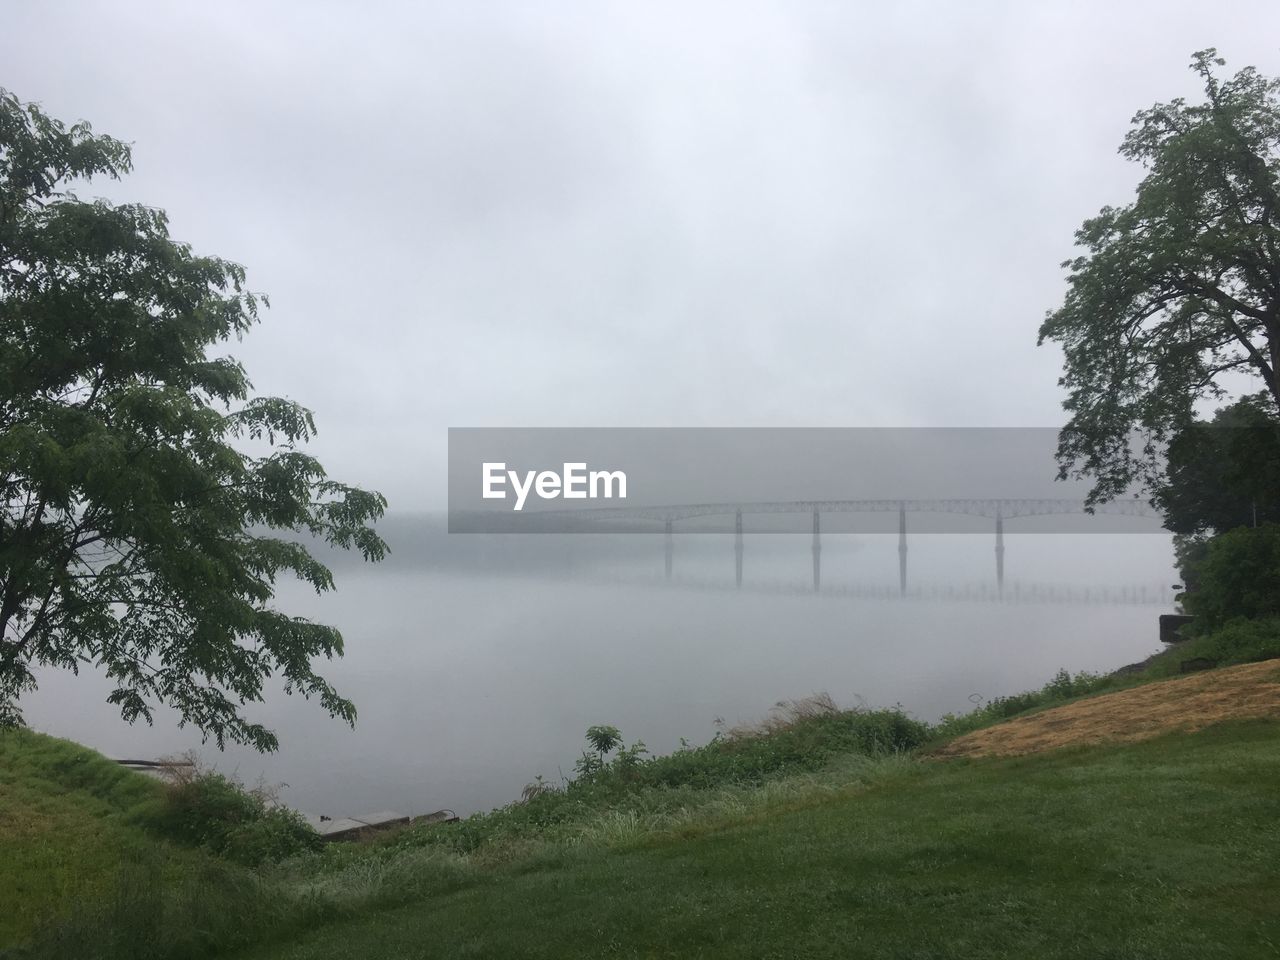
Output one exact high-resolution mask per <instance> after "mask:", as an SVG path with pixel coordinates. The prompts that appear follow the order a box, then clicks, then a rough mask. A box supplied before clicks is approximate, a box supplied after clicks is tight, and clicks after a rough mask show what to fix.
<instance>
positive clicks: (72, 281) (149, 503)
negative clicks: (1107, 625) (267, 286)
mask: <svg viewBox="0 0 1280 960" xmlns="http://www.w3.org/2000/svg"><path fill="white" fill-rule="evenodd" d="M130 165H131V154H130V148H129V147H128V146H127V145H126V144H124V143H121V142H120V141H118V140H115V139H112V138H110V137H106V136H97V135H94V133H93V131H92V130H91V129H90V127H89V125H88V124H87V123H77V124H75V125H73V126H71V127H67V126H66V125H64V124H63V123H61V122H59V121H58V120H55V119H53V118H50V117H49V116H47V115H46V114H45V113H44V112H42V111H41V110H40V108H39V107H37V106H35V105H33V104H23V103H20V102H19V101H18V100H17V99H16V98H15V97H13V96H12V95H11V94H9V93H7V92H6V91H3V90H0V716H2V717H3V719H4V720H6V721H7V722H9V723H16V722H20V720H21V714H20V712H19V711H18V699H19V697H20V695H22V694H24V693H26V692H29V691H30V690H32V689H34V687H35V678H34V675H33V668H36V667H39V666H53V667H64V668H69V669H72V670H77V669H78V668H79V667H80V666H81V665H82V664H86V663H87V664H92V665H94V666H96V667H98V668H100V669H101V670H103V671H104V672H105V673H106V675H107V676H108V677H110V678H111V680H112V681H113V682H114V684H115V689H114V691H113V692H112V693H111V695H110V697H109V700H110V702H111V703H113V704H116V705H118V706H119V708H120V710H121V713H122V715H123V717H124V718H125V719H126V720H127V721H129V722H133V721H135V720H136V719H138V718H140V717H141V718H143V719H145V720H146V721H147V722H148V723H150V722H151V718H152V709H153V707H154V705H155V704H158V703H167V704H170V705H172V706H173V707H175V708H177V710H178V711H179V713H180V715H181V718H182V721H181V722H182V723H184V724H185V723H191V724H193V725H194V726H195V727H196V728H198V729H199V730H200V731H201V732H202V733H203V734H204V735H205V736H206V737H210V736H211V737H213V738H214V739H215V740H216V741H217V743H218V745H219V746H222V745H223V744H224V742H225V740H227V739H230V740H233V741H236V742H243V743H248V744H251V745H253V746H254V747H256V748H258V749H261V750H269V749H274V748H275V747H276V745H277V741H276V737H275V735H274V734H273V733H272V732H271V731H269V730H267V729H265V728H264V727H263V726H262V725H260V724H257V723H253V722H250V720H249V719H247V718H246V717H245V716H244V714H243V710H242V708H243V707H245V706H246V705H247V704H249V703H252V702H256V701H260V700H261V699H262V696H263V688H264V683H265V681H266V680H268V679H270V678H272V677H278V678H279V679H280V680H281V681H282V682H283V685H284V688H285V690H286V691H287V692H289V693H300V694H302V695H303V696H304V697H313V696H314V697H316V698H318V700H319V702H320V704H321V705H322V706H323V707H324V709H326V710H327V711H328V712H329V714H331V715H334V716H337V717H340V718H342V719H344V720H346V721H347V722H349V723H354V720H355V707H354V706H353V705H352V704H351V703H350V702H349V701H348V700H346V699H344V698H343V697H341V696H340V695H339V694H338V693H337V691H336V690H335V689H334V688H333V687H332V686H330V684H329V683H327V682H326V681H325V680H324V679H323V678H322V677H320V676H319V675H318V674H317V673H316V672H315V670H314V668H313V661H314V660H317V659H318V658H321V657H324V658H332V657H335V656H340V655H341V653H342V637H341V635H340V634H339V632H338V631H337V630H335V629H334V628H333V627H329V626H325V625H322V624H317V623H311V622H309V621H307V620H305V619H301V618H298V617H290V616H287V615H285V614H284V613H281V612H279V611H277V610H276V609H274V608H273V607H272V605H271V601H272V598H273V596H274V589H275V585H276V582H277V579H278V578H280V577H285V576H296V577H298V578H300V579H301V580H303V581H305V582H306V583H308V584H310V585H311V586H312V587H314V588H315V590H316V591H317V592H320V591H325V590H329V589H332V587H333V578H332V576H331V575H330V572H329V570H328V569H327V568H326V567H325V566H324V565H323V564H322V563H320V562H319V561H318V560H317V559H315V558H314V557H313V556H312V555H311V554H310V553H309V552H308V549H307V548H306V547H305V546H304V545H303V544H302V543H301V542H299V540H300V539H303V538H305V537H310V538H313V539H314V540H319V541H327V543H329V544H332V545H334V546H336V547H339V548H344V549H350V548H354V549H356V550H358V551H359V552H360V553H361V554H362V555H363V556H364V558H365V559H366V560H371V561H376V560H378V559H381V558H382V556H383V555H384V553H385V551H386V545H385V544H384V543H383V542H382V540H381V539H380V538H379V537H378V536H377V535H376V533H375V532H374V531H373V529H372V526H371V524H372V522H373V521H374V520H376V519H377V518H378V517H380V516H381V515H382V513H383V511H384V509H385V507H386V501H385V500H384V499H383V498H382V497H381V496H380V495H379V494H377V493H372V492H366V491H363V490H359V489H357V488H354V487H350V486H346V485H344V484H341V483H337V482H335V481H333V480H331V479H329V478H328V477H327V476H326V474H325V471H324V469H323V468H322V466H321V465H320V464H319V463H318V462H317V461H316V460H315V459H314V458H312V457H310V456H308V455H306V454H305V453H303V452H302V451H301V450H300V449H299V448H300V446H301V445H302V444H304V443H305V442H306V441H307V440H308V439H309V438H310V437H311V436H312V435H313V434H314V432H315V421H314V419H313V417H312V414H311V412H310V411H309V410H307V409H306V408H304V407H301V406H299V405H298V404H296V403H292V402H290V401H287V400H282V399H278V398H273V397H258V396H251V385H250V383H249V380H248V378H247V376H246V373H245V370H244V368H243V367H242V366H241V365H240V364H239V363H238V362H236V361H235V360H234V359H232V358H230V357H227V356H220V355H211V354H210V352H209V350H210V348H211V347H214V346H215V345H219V344H222V343H223V342H224V341H226V340H228V339H229V338H231V337H233V336H234V337H237V338H238V337H240V336H242V335H243V334H244V333H245V332H246V331H248V330H249V328H250V327H252V326H253V325H254V324H255V323H256V322H257V321H258V315H259V307H260V306H265V305H266V299H265V297H263V296H261V295H258V294H255V293H253V292H251V291H249V290H248V289H247V288H246V287H245V274H244V270H243V268H241V267H240V266H239V265H237V264H235V263H231V262H228V261H226V260H221V259H218V258H216V257H208V256H198V255H196V254H195V253H193V252H192V250H191V248H190V247H189V246H188V245H187V244H184V243H179V242H176V241H174V240H173V239H171V238H170V236H169V233H168V228H167V221H166V218H165V215H164V213H163V212H162V211H159V210H154V209H151V208H148V207H144V206H141V205H138V204H125V205H113V204H111V203H108V202H106V201H104V200H97V201H93V202H89V201H82V200H80V199H78V198H77V197H76V196H75V194H74V193H72V192H71V189H70V188H71V187H72V186H74V184H75V183H76V182H77V181H87V180H89V179H90V178H92V177H94V176H106V177H110V178H113V179H118V178H119V177H120V176H121V175H123V174H125V173H127V172H128V171H129V170H130ZM246 442H248V443H253V444H254V445H255V446H256V447H257V448H258V450H259V453H258V454H257V455H250V454H248V453H245V452H242V451H241V450H240V449H237V444H239V445H244V444H245V443H246Z"/></svg>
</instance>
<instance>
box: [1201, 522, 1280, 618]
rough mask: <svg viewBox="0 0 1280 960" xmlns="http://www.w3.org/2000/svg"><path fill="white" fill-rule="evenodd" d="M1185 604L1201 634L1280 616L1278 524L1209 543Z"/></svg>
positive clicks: (1241, 530) (1236, 532)
mask: <svg viewBox="0 0 1280 960" xmlns="http://www.w3.org/2000/svg"><path fill="white" fill-rule="evenodd" d="M1194 577H1195V580H1196V589H1195V590H1194V591H1192V592H1191V593H1190V594H1188V596H1187V598H1186V605H1187V607H1188V609H1189V610H1190V611H1191V613H1192V614H1194V615H1195V617H1196V620H1195V623H1194V625H1193V627H1192V632H1194V633H1197V634H1201V635H1204V634H1206V633H1209V632H1212V631H1214V630H1217V629H1218V628H1219V627H1222V626H1225V625H1226V624H1227V623H1229V622H1230V621H1232V620H1235V619H1236V618H1241V617H1242V618H1245V619H1250V620H1255V619H1261V618H1266V617H1280V524H1275V523H1268V524H1264V525H1262V526H1260V527H1237V528H1236V529H1234V530H1228V531H1227V532H1226V533H1222V534H1219V535H1218V536H1216V537H1214V538H1213V539H1212V540H1210V541H1209V543H1208V546H1207V548H1206V549H1205V551H1204V554H1203V556H1202V557H1201V558H1200V559H1199V560H1198V561H1196V563H1195V565H1194Z"/></svg>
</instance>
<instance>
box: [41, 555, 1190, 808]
mask: <svg viewBox="0 0 1280 960" xmlns="http://www.w3.org/2000/svg"><path fill="white" fill-rule="evenodd" d="M764 539H767V540H768V543H767V544H764V545H759V544H754V543H753V544H752V545H751V546H750V548H749V550H748V554H747V562H746V569H747V573H746V583H745V586H744V589H743V590H742V591H737V590H735V589H733V559H732V547H731V545H729V544H728V542H727V541H726V542H720V541H719V539H718V538H699V539H698V542H697V543H696V544H693V543H690V544H684V543H682V544H680V545H679V550H678V553H677V564H676V578H677V583H676V584H675V585H672V586H667V585H664V584H663V583H662V582H661V581H662V560H661V556H660V548H659V550H658V555H657V556H655V557H654V558H652V560H641V561H635V560H632V561H629V562H626V563H622V562H619V563H617V564H615V565H612V566H603V567H592V568H590V569H581V568H580V569H579V570H578V575H577V577H576V578H568V577H532V576H493V575H477V574H475V573H470V574H465V575H464V574H460V573H451V572H448V571H447V570H441V569H438V568H436V569H427V568H417V569H414V568H406V567H405V566H403V565H402V566H400V567H396V566H395V565H387V566H384V567H381V568H371V569H367V570H365V569H351V570H344V571H342V573H341V575H340V577H339V589H338V591H337V592H336V593H334V594H332V595H329V596H326V597H321V598H317V597H316V596H314V595H313V594H310V593H308V592H307V591H305V590H302V589H300V588H298V587H297V586H294V585H290V586H289V587H288V588H286V589H283V590H282V591H281V606H282V608H283V609H285V610H287V611H289V612H292V613H297V614H302V615H306V616H309V617H313V618H315V619H320V620H324V621H325V622H331V623H334V624H336V625H338V626H339V627H341V628H342V630H343V632H344V635H345V636H346V639H347V655H346V657H345V658H344V659H343V660H341V661H339V662H335V663H333V664H331V665H329V669H328V670H327V675H328V676H329V677H330V678H331V679H332V680H334V681H335V682H336V683H337V685H338V687H339V689H341V690H342V692H343V693H344V694H346V695H347V696H349V697H350V698H352V699H353V700H354V701H355V702H356V704H357V706H358V709H359V712H360V717H359V722H358V724H357V727H356V730H355V731H352V730H350V729H348V728H347V727H345V726H344V725H342V724H341V723H338V722H335V721H333V720H330V719H328V718H327V717H325V716H324V715H323V713H322V712H321V711H320V709H319V707H318V706H316V705H315V704H312V703H308V702H306V701H303V700H301V699H298V698H289V697H284V696H275V697H273V698H272V699H271V700H270V702H269V703H267V704H265V705H263V706H261V707H259V708H258V709H257V710H256V711H255V717H256V718H259V719H261V720H263V721H264V722H266V723H267V724H268V726H271V727H273V728H274V729H276V730H277V732H278V733H279V734H280V738H281V744H282V746H281V750H280V751H279V752H278V753H276V754H274V755H271V756H268V757H261V756H258V755H256V754H254V753H253V752H252V751H247V750H244V749H239V748H228V749H227V751H226V752H225V753H224V754H219V753H218V751H217V750H216V749H215V748H213V747H212V746H208V745H207V746H204V747H201V744H200V738H199V735H198V734H196V733H194V732H193V731H191V730H189V729H188V730H178V729H177V728H176V720H175V717H174V716H173V714H171V713H168V712H164V711H161V712H158V713H157V716H156V723H155V726H154V727H151V728H148V727H145V726H136V727H129V726H127V725H125V724H124V723H123V722H122V721H121V720H120V719H119V717H118V715H117V714H116V713H115V712H114V710H113V709H112V708H111V707H109V706H108V705H106V704H105V703H104V702H103V700H104V698H105V696H106V693H107V691H108V689H109V688H108V686H107V684H106V682H105V681H104V680H102V679H101V678H99V677H96V676H92V675H88V674H86V675H81V676H79V677H74V676H70V675H62V674H46V675H44V676H42V678H41V689H40V691H39V692H38V693H37V694H35V695H33V696H32V697H31V698H30V699H29V700H27V701H26V702H25V704H24V707H25V712H26V715H27V719H28V721H29V723H30V724H31V725H32V726H33V727H35V728H36V729H40V730H44V731H46V732H49V733H54V734H57V735H60V736H66V737H70V738H72V739H75V740H79V741H81V742H83V743H86V744H88V745H90V746H93V747H95V748H97V749H99V750H102V751H103V752H105V753H106V754H107V755H109V756H114V757H124V756H130V757H142V758H152V757H156V756H161V755H165V754H171V753H175V752H179V751H182V750H186V749H189V748H198V749H200V751H201V752H202V753H203V754H204V755H205V756H206V757H207V758H208V759H209V760H210V761H212V762H214V763H215V764H216V765H217V766H218V768H219V769H221V770H223V771H225V772H236V773H238V774H239V775H240V776H241V777H242V778H243V779H245V780H246V781H249V782H252V781H255V780H257V779H258V778H259V777H261V778H263V779H265V780H266V781H268V782H271V783H286V784H288V787H287V788H286V789H285V790H284V791H283V792H282V798H283V799H284V800H285V801H286V802H288V803H290V804H291V805H293V806H295V807H298V808H299V809H303V810H307V811H312V812H320V813H329V814H332V815H341V814H355V813H360V812H365V811H373V810H380V809H392V810H398V811H401V812H404V813H415V814H416V813H424V812H428V811H431V810H435V809H439V808H442V807H448V808H452V809H453V810H456V811H458V812H459V813H467V812H470V811H473V810H476V809H483V808H488V807H492V806H495V805H498V804H501V803H504V802H507V801H508V800H511V799H513V798H514V797H516V796H518V795H519V792H520V789H521V787H523V786H524V784H525V783H527V782H528V781H530V780H532V779H533V778H534V776H535V775H537V774H542V775H544V776H546V777H548V778H550V779H556V778H558V776H559V771H561V770H563V771H565V772H569V771H570V770H571V769H572V765H573V761H574V758H575V757H576V756H577V754H578V752H579V750H580V746H579V745H580V744H581V742H582V734H583V731H585V729H586V728H587V727H588V726H589V725H591V724H596V723H611V724H614V725H616V726H618V727H620V728H621V730H622V732H623V734H624V735H625V736H626V738H627V739H628V740H633V739H642V740H644V742H645V743H646V744H647V745H648V746H649V748H650V749H651V750H654V751H657V752H666V751H669V750H671V749H673V748H675V747H677V746H678V745H679V741H680V738H681V737H686V738H688V739H689V740H690V741H692V742H694V743H701V742H704V741H705V740H707V739H709V738H710V737H711V736H712V735H713V734H714V732H715V723H716V721H717V719H720V720H723V721H724V722H727V723H728V724H730V725H732V724H735V723H739V722H746V721H752V720H756V719H759V718H760V717H761V716H762V715H764V713H765V712H766V711H767V710H768V709H769V707H770V706H771V705H772V704H773V703H774V702H776V701H777V700H779V699H782V698H796V697H803V696H806V695H808V694H811V693H815V692H818V691H826V692H828V693H830V694H831V696H833V697H834V698H835V699H836V701H837V702H839V703H841V704H842V705H855V704H860V703H861V704H866V705H868V706H889V705H893V704H895V703H901V704H902V705H903V706H904V707H905V708H906V709H908V710H909V711H911V712H912V713H914V714H915V715H917V716H919V717H921V718H922V719H928V720H931V719H935V718H937V717H938V716H940V715H941V714H943V713H945V712H948V711H961V710H965V709H968V708H969V707H970V706H971V703H970V697H971V696H974V695H976V696H981V697H994V696H999V695H1002V694H1009V693H1013V692H1016V691H1019V690H1022V689H1026V688H1029V687H1035V686H1039V685H1041V684H1042V683H1043V682H1044V681H1045V680H1047V679H1048V678H1049V677H1050V676H1051V675H1052V674H1053V672H1054V671H1055V670H1057V669H1058V668H1059V667H1065V668H1067V669H1069V670H1072V671H1077V670H1085V669H1087V670H1108V669H1112V668H1114V667H1117V666H1120V665H1122V664H1125V663H1130V662H1133V661H1135V660H1139V659H1141V658H1143V657H1145V656H1148V655H1149V654H1151V653H1153V652H1155V651H1156V650H1157V649H1159V647H1160V644H1159V643H1158V640H1157V635H1156V618H1157V616H1158V615H1159V614H1160V613H1164V612H1169V611H1170V610H1172V609H1173V608H1172V606H1171V592H1170V590H1169V585H1170V584H1172V583H1174V582H1175V580H1174V576H1175V575H1174V573H1173V571H1172V569H1171V552H1170V549H1169V541H1168V539H1167V538H1165V537H1162V536H1154V535H1142V536H1132V535H1131V536H1104V535H1094V536H1079V537H1070V536H1061V535H1060V536H1026V537H1010V538H1009V539H1008V551H1007V556H1006V564H1007V566H1006V591H1005V602H1002V603H995V602H983V601H981V600H980V599H969V600H948V599H947V597H948V595H952V596H957V595H967V596H969V597H974V598H977V597H980V596H982V594H983V592H984V591H986V592H988V593H989V595H994V560H993V554H992V551H991V542H990V540H989V539H985V538H981V537H969V536H938V537H933V538H926V537H921V538H917V539H916V540H913V542H912V547H911V554H910V558H911V574H910V575H911V584H912V588H913V590H917V591H919V592H920V593H921V594H922V595H923V598H922V599H916V600H911V599H908V600H906V601H903V600H899V599H897V598H896V596H894V597H891V598H886V599H874V598H859V597H854V596H849V595H847V593H848V592H849V591H850V590H851V589H852V587H854V586H855V585H856V586H857V587H858V588H859V589H864V588H865V589H866V590H871V589H882V590H884V591H885V592H886V593H889V594H893V593H894V592H896V587H897V553H896V539H895V538H889V537H864V538H861V539H858V540H855V539H854V538H851V537H850V538H844V539H841V538H831V542H829V543H827V544H825V545H824V551H823V558H822V559H823V583H824V586H825V587H826V588H827V589H828V590H829V591H830V595H822V596H813V595H812V594H811V593H810V592H808V591H809V590H810V579H809V578H810V563H811V557H810V554H809V550H808V542H807V540H805V539H804V538H782V537H770V538H764ZM1049 585H1054V589H1056V590H1058V591H1059V594H1058V595H1059V596H1060V597H1061V596H1066V595H1068V594H1070V595H1072V596H1075V597H1076V598H1077V599H1080V598H1081V597H1083V596H1085V595H1086V594H1085V591H1089V593H1088V594H1087V595H1088V596H1090V597H1091V598H1092V599H1094V600H1095V601H1096V600H1097V598H1098V597H1099V596H1100V595H1101V592H1102V590H1103V589H1104V588H1111V589H1113V590H1114V591H1115V593H1116V594H1119V593H1120V587H1121V585H1128V586H1129V587H1131V589H1130V590H1129V593H1128V595H1129V597H1130V598H1131V599H1132V600H1135V601H1137V600H1141V598H1142V597H1143V596H1145V597H1146V602H1130V603H1099V602H1091V603H1081V602H1076V603H1066V602H1044V601H1043V600H1035V599H1031V598H1033V597H1037V596H1038V597H1045V596H1048V595H1049ZM842 591H843V592H842ZM1014 596H1017V597H1018V601H1017V602H1014V600H1013V598H1014Z"/></svg>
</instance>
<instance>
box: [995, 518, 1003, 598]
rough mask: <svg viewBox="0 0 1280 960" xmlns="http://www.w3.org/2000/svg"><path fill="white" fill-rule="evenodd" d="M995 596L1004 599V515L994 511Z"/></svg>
mask: <svg viewBox="0 0 1280 960" xmlns="http://www.w3.org/2000/svg"><path fill="white" fill-rule="evenodd" d="M996 594H997V596H998V597H1000V598H1003V597H1004V515H1003V514H1002V513H1001V511H1000V510H999V508H997V509H996Z"/></svg>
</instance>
